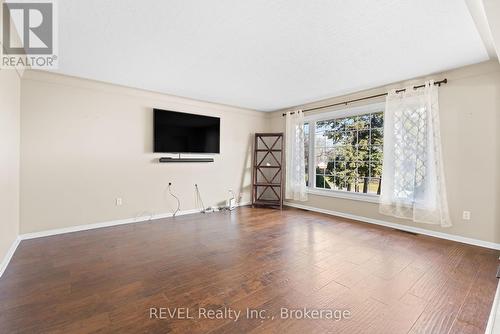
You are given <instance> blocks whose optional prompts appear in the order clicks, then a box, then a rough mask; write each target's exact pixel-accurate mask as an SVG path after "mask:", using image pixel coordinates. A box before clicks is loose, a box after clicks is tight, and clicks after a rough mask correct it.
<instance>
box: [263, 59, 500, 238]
mask: <svg viewBox="0 0 500 334" xmlns="http://www.w3.org/2000/svg"><path fill="white" fill-rule="evenodd" d="M431 77H433V78H435V79H436V80H437V79H442V78H445V77H446V78H448V79H449V83H448V84H447V85H443V86H442V87H441V88H440V89H439V94H440V95H439V103H440V116H441V131H442V141H443V155H444V160H445V161H444V163H445V172H446V176H447V180H446V181H447V182H446V183H447V188H448V197H449V204H450V210H451V216H452V219H453V224H454V225H453V227H451V228H440V227H435V226H430V225H425V224H415V223H411V222H409V221H407V220H398V219H395V218H390V217H387V216H383V215H380V214H379V213H378V206H377V204H374V203H368V202H361V201H354V200H347V199H338V198H331V197H324V196H318V195H309V200H308V201H307V202H303V203H300V204H303V205H307V206H311V207H317V208H321V209H326V210H332V211H337V212H343V213H348V214H353V215H357V216H362V217H367V218H372V219H378V220H383V221H389V222H396V223H400V224H404V225H411V226H415V227H420V228H426V229H430V230H434V231H440V232H445V233H450V234H456V235H460V236H464V237H469V238H476V239H480V240H484V241H490V242H497V243H498V242H500V65H499V64H498V62H497V61H496V60H495V61H491V62H487V63H482V64H478V65H473V66H469V67H465V68H461V69H458V70H454V71H450V72H446V73H441V74H437V75H434V76H431ZM422 80H423V78H420V79H417V80H414V81H413V80H410V81H407V82H402V83H397V84H394V85H390V86H386V87H381V88H377V89H373V90H369V91H365V92H359V93H356V94H352V95H350V96H344V97H339V98H335V99H329V100H327V101H322V102H318V103H313V104H310V105H309V106H314V105H325V104H329V103H334V102H340V101H344V100H346V99H351V98H356V97H361V96H367V95H372V94H377V93H381V92H386V91H387V90H388V89H389V88H392V87H405V86H406V85H409V84H411V83H417V82H418V83H421V82H422ZM375 101H376V100H375ZM379 101H380V100H379ZM382 101H383V100H382ZM370 102H374V100H372V101H370ZM364 103H366V102H364ZM358 105H359V104H358ZM302 107H305V106H302ZM282 112H283V111H279V112H275V113H273V115H272V130H273V131H282V130H283V125H284V123H283V118H282V117H281V113H282ZM297 203H299V202H297ZM463 210H469V211H471V212H472V219H471V220H470V221H468V222H466V221H463V220H462V218H461V217H462V211H463Z"/></svg>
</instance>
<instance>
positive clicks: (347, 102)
mask: <svg viewBox="0 0 500 334" xmlns="http://www.w3.org/2000/svg"><path fill="white" fill-rule="evenodd" d="M446 83H448V79H446V78H445V79H443V80H440V81H435V82H434V85H436V86H439V87H441V85H442V84H446ZM424 87H425V84H423V85H418V86H413V89H418V88H424ZM405 90H406V89H405V88H403V89H397V90H396V93H401V92H404V91H405ZM388 94H389V93H381V94H376V95H370V96H365V97H361V98H359V99H354V100H348V101H344V102H338V103H333V104H328V105H326V106H321V107H315V108H308V109H302V112H307V111H312V110H319V109H324V108H330V107H335V106H340V105H347V104H349V103H353V102H358V101H364V100H369V99H374V98H377V97H382V96H387V95H388ZM291 114H295V112H294V111H292V112H291ZM283 116H286V113H283Z"/></svg>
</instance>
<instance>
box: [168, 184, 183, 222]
mask: <svg viewBox="0 0 500 334" xmlns="http://www.w3.org/2000/svg"><path fill="white" fill-rule="evenodd" d="M171 187H172V182H169V183H168V193H169V194H170V196H172V197H173V198H175V199H176V200H177V209H176V210H175V211H174V212H173V214H172V217H175V215H176V214H177V213H178V212H179V210H180V208H181V201H180V200H179V197H177V196H175V195H174V194H173V193H172V189H171Z"/></svg>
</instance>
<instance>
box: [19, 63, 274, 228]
mask: <svg viewBox="0 0 500 334" xmlns="http://www.w3.org/2000/svg"><path fill="white" fill-rule="evenodd" d="M21 91H22V93H21V109H22V112H21V233H28V232H37V231H43V230H48V229H54V228H63V227H70V226H75V225H82V224H91V223H97V222H105V221H110V220H117V219H124V218H134V217H136V216H138V215H146V214H147V213H156V214H158V213H168V212H170V211H171V209H172V208H175V206H176V205H175V204H176V203H175V201H174V200H173V199H172V198H171V197H170V196H169V195H168V193H165V190H166V187H167V184H168V182H172V183H173V190H174V192H175V193H176V194H177V195H178V196H179V197H180V199H181V210H189V209H194V208H196V206H195V193H194V183H197V184H198V185H199V187H200V190H201V192H202V196H203V200H204V202H205V205H206V206H209V205H217V204H221V203H222V202H224V201H225V199H226V198H227V197H228V189H229V188H231V189H233V190H234V191H235V192H242V193H243V199H242V201H243V202H248V201H249V200H250V190H251V188H250V182H251V150H252V145H251V143H252V138H253V134H254V132H257V131H265V130H267V127H268V125H267V124H268V123H267V122H266V115H265V114H263V113H260V112H257V111H252V110H246V109H240V108H234V107H228V106H223V105H218V104H212V103H205V102H199V101H194V100H189V99H184V98H179V97H174V96H168V95H164V94H156V93H151V92H146V91H141V90H136V89H130V88H125V87H120V86H115V85H109V84H104V83H98V82H95V81H90V80H84V79H78V78H72V77H67V76H61V75H56V74H50V73H46V72H36V71H27V72H26V73H25V74H24V76H23V80H22V87H21ZM154 107H156V108H162V109H170V110H177V111H182V112H189V113H197V114H207V115H210V116H217V117H220V118H221V154H220V155H213V156H214V158H215V162H214V163H180V164H174V163H164V164H159V163H158V162H157V159H158V158H159V157H161V156H164V154H163V155H162V154H155V153H152V150H153V147H152V136H153V132H152V130H153V123H152V121H153V117H152V116H153V112H152V108H154ZM118 197H120V198H122V199H123V205H122V206H116V205H115V199H116V198H118Z"/></svg>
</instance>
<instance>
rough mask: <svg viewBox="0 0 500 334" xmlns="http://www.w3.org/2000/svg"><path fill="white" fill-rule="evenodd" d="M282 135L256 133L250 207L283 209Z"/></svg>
mask: <svg viewBox="0 0 500 334" xmlns="http://www.w3.org/2000/svg"><path fill="white" fill-rule="evenodd" d="M283 144H284V143H283V133H256V134H255V144H254V154H253V173H252V206H253V207H254V206H270V207H279V208H280V209H282V208H283Z"/></svg>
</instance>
